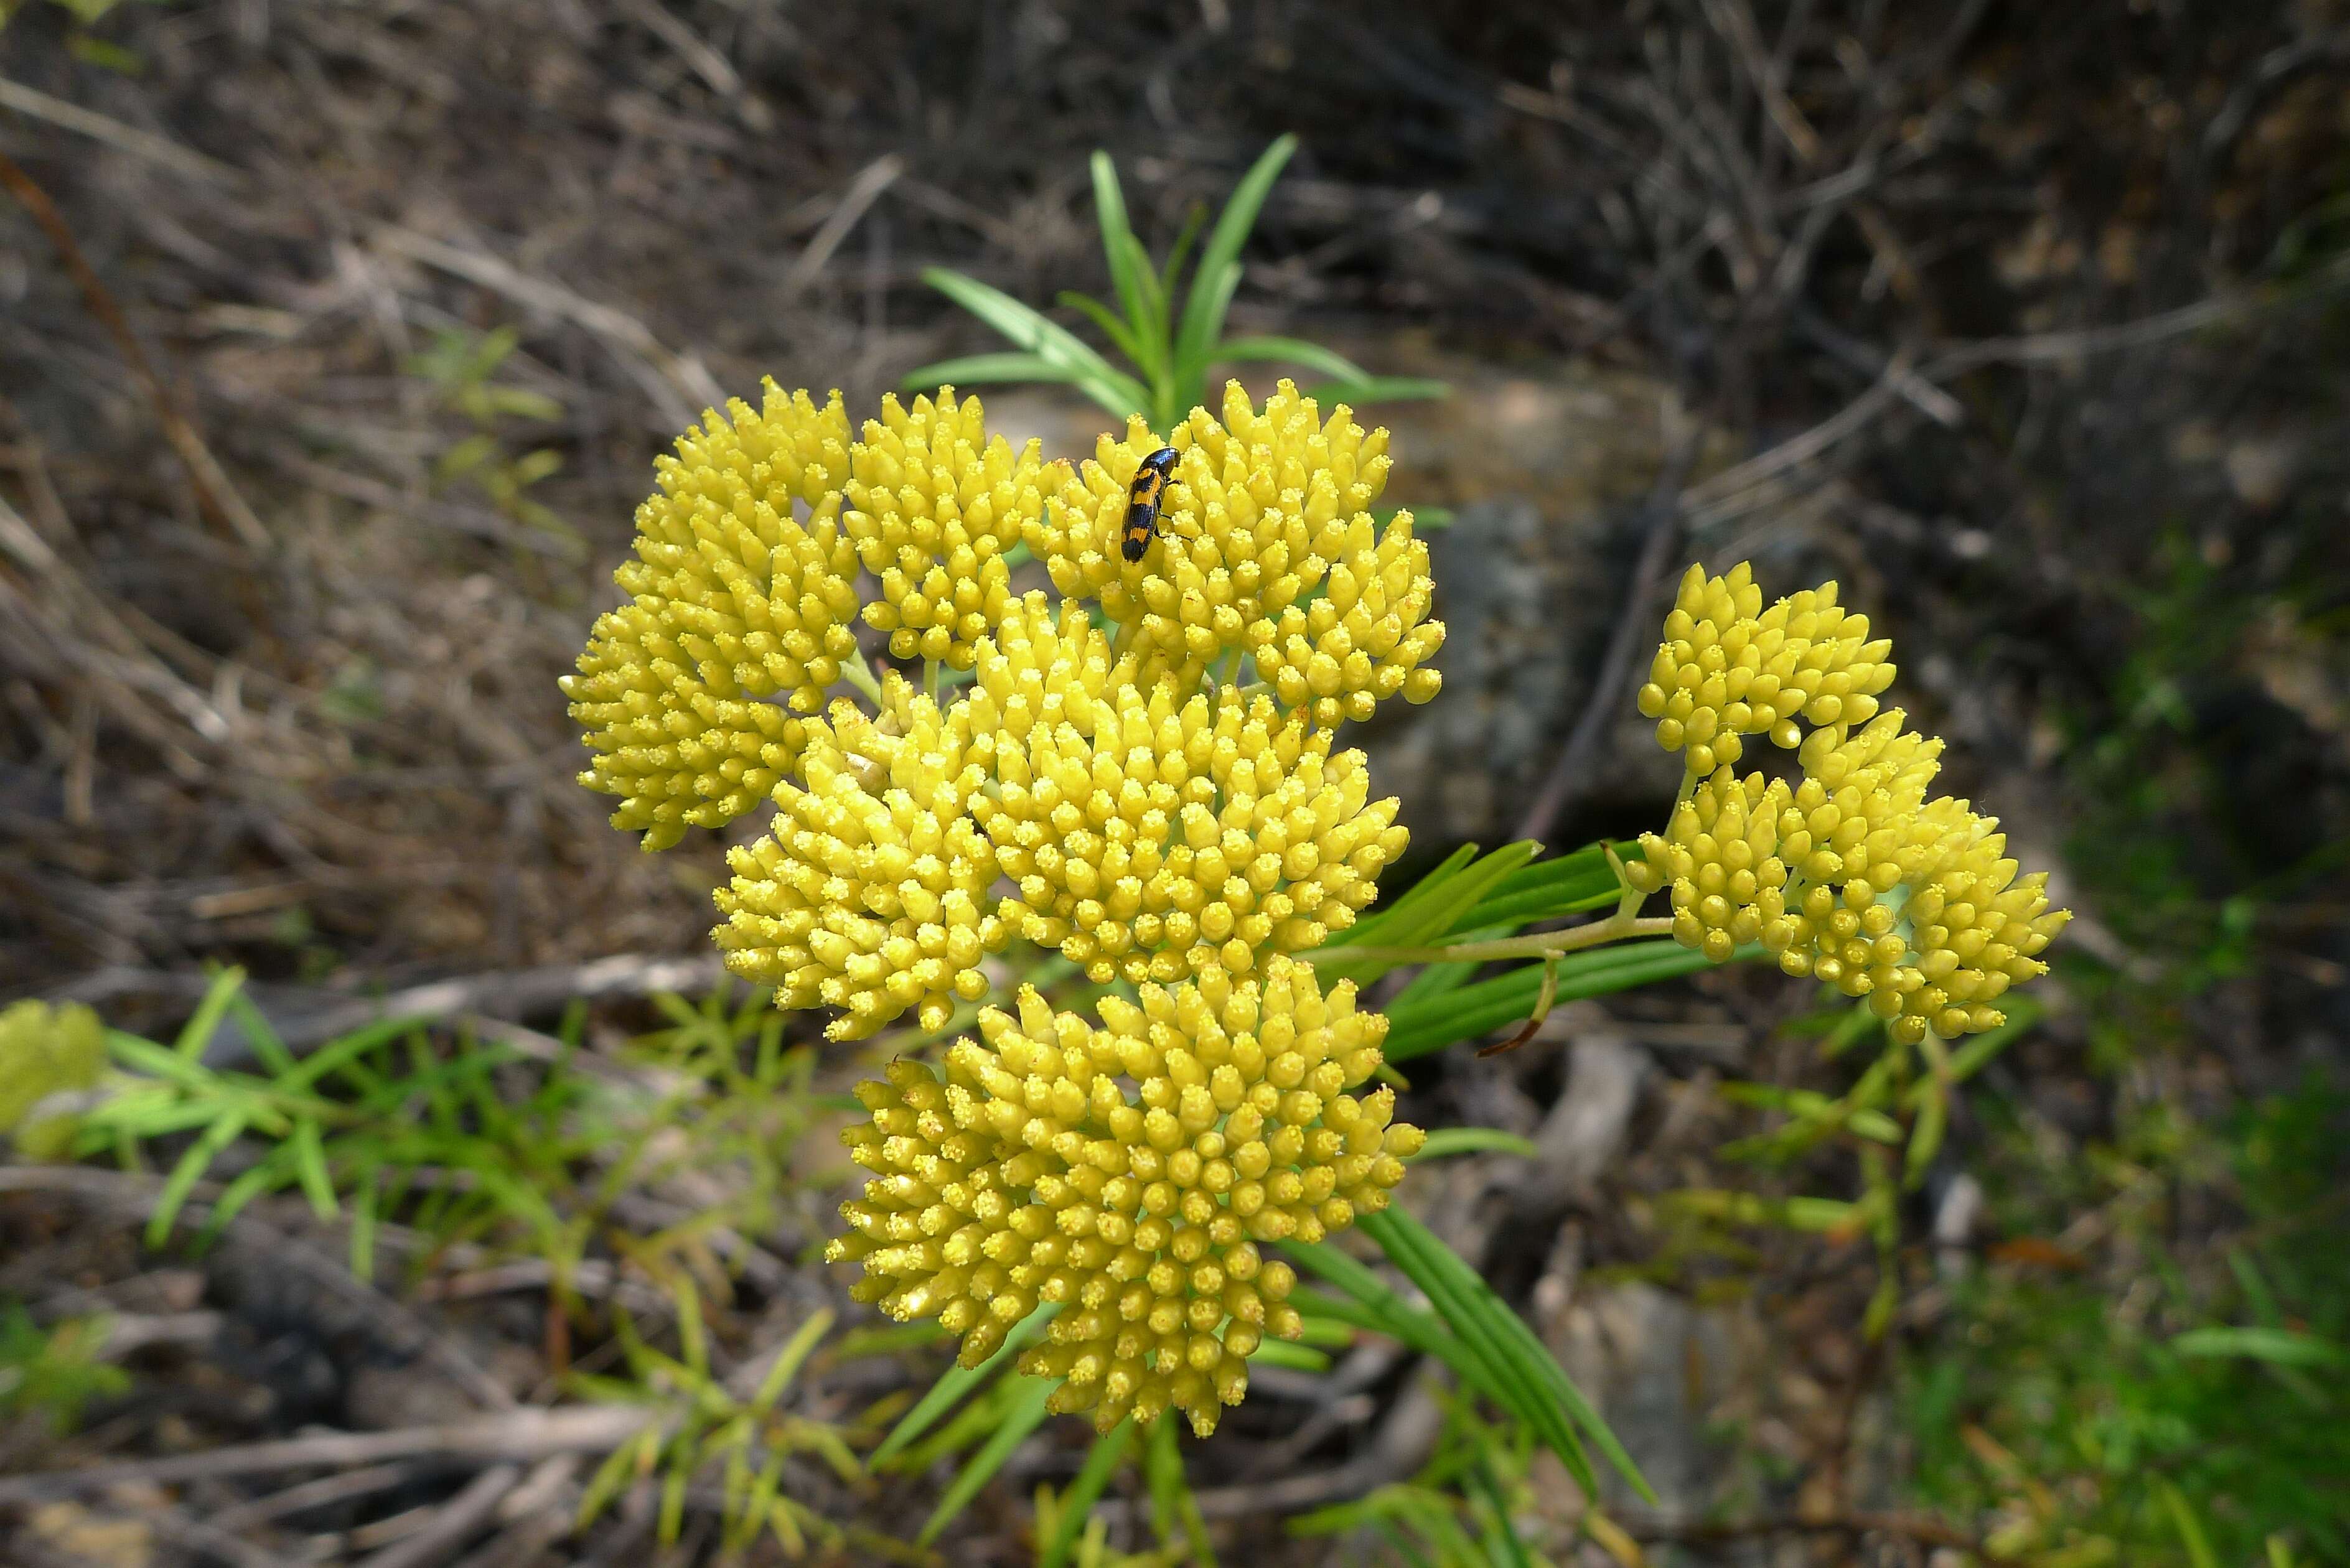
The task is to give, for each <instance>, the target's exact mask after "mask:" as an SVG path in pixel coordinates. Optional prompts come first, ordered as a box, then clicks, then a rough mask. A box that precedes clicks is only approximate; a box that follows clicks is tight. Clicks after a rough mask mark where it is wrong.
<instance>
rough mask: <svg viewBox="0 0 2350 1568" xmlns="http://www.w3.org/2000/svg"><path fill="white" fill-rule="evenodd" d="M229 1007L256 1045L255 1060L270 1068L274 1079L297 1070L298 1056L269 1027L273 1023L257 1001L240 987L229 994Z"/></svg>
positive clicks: (239, 1024) (254, 1045)
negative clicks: (270, 1022) (258, 1005)
mask: <svg viewBox="0 0 2350 1568" xmlns="http://www.w3.org/2000/svg"><path fill="white" fill-rule="evenodd" d="M228 1004H229V1009H230V1011H231V1012H234V1013H235V1014H236V1022H237V1026H238V1027H239V1028H241V1029H243V1030H244V1037H245V1039H246V1040H247V1041H248V1042H250V1043H251V1044H252V1046H253V1054H254V1057H255V1060H257V1061H259V1062H260V1063H261V1064H262V1065H263V1066H265V1067H267V1068H268V1069H269V1071H270V1074H271V1075H272V1076H275V1077H284V1076H285V1075H288V1074H291V1073H294V1072H296V1070H297V1069H296V1065H295V1062H294V1053H293V1052H291V1051H288V1050H287V1049H286V1042H285V1041H283V1040H281V1039H279V1038H278V1037H277V1031H276V1030H275V1029H273V1028H271V1027H270V1026H269V1020H268V1019H266V1018H265V1017H263V1016H262V1013H261V1009H259V1008H258V1007H255V1005H254V1004H253V998H251V997H250V996H247V995H246V994H245V993H244V990H243V989H242V988H240V989H238V990H236V991H233V992H230V993H229V999H228Z"/></svg>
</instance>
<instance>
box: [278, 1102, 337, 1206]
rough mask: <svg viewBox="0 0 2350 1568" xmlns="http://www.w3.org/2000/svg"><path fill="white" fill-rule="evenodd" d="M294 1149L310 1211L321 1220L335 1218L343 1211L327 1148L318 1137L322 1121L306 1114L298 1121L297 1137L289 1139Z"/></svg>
mask: <svg viewBox="0 0 2350 1568" xmlns="http://www.w3.org/2000/svg"><path fill="white" fill-rule="evenodd" d="M287 1141H288V1142H289V1143H290V1145H291V1146H292V1147H293V1150H294V1172H295V1175H296V1177H297V1178H298V1179H300V1181H301V1183H302V1195H303V1196H304V1197H305V1198H307V1199H309V1200H310V1211H311V1212H312V1213H313V1214H316V1215H317V1217H318V1218H319V1219H321V1220H332V1219H334V1218H335V1217H336V1216H337V1215H338V1214H340V1213H341V1212H342V1211H343V1207H342V1205H341V1204H340V1203H338V1202H337V1201H336V1200H335V1182H334V1179H333V1177H331V1176H329V1175H328V1171H327V1148H326V1145H325V1144H324V1142H322V1141H321V1140H320V1138H319V1136H318V1124H317V1122H315V1121H313V1120H311V1119H310V1118H309V1117H307V1116H305V1117H304V1118H302V1119H301V1120H300V1121H297V1122H296V1123H295V1124H294V1136H293V1137H292V1138H290V1139H288V1140H287Z"/></svg>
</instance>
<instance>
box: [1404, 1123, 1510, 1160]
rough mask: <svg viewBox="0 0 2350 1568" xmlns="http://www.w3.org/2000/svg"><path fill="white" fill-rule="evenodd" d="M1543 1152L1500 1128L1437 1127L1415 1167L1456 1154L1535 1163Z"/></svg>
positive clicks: (1416, 1157) (1414, 1157) (1424, 1146)
mask: <svg viewBox="0 0 2350 1568" xmlns="http://www.w3.org/2000/svg"><path fill="white" fill-rule="evenodd" d="M1541 1152H1542V1151H1541V1150H1540V1149H1538V1148H1536V1147H1534V1139H1532V1138H1530V1137H1519V1136H1518V1135H1517V1134H1516V1133H1513V1132H1503V1130H1502V1129H1501V1128H1499V1127H1438V1128H1437V1129H1436V1130H1435V1131H1434V1132H1431V1133H1430V1134H1429V1135H1428V1141H1427V1142H1426V1143H1423V1144H1421V1145H1420V1146H1419V1153H1418V1154H1415V1155H1413V1156H1412V1157H1411V1158H1412V1160H1413V1161H1414V1162H1415V1163H1416V1162H1418V1161H1419V1160H1423V1159H1443V1158H1447V1157H1449V1156H1451V1155H1456V1154H1481V1153H1493V1154H1514V1155H1521V1156H1523V1157H1524V1158H1527V1159H1532V1158H1534V1156H1535V1155H1537V1154H1539V1153H1541Z"/></svg>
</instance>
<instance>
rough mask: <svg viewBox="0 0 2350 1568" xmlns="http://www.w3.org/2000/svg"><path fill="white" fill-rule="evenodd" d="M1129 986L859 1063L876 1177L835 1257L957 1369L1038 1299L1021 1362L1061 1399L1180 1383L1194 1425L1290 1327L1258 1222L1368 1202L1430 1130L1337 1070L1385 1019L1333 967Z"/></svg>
mask: <svg viewBox="0 0 2350 1568" xmlns="http://www.w3.org/2000/svg"><path fill="white" fill-rule="evenodd" d="M1139 997H1140V1001H1139V1005H1137V1004H1135V1003H1131V1002H1122V1001H1120V1000H1118V998H1116V997H1107V998H1105V999H1103V1001H1102V1003H1101V1007H1100V1012H1101V1018H1102V1022H1101V1024H1100V1025H1099V1026H1098V1027H1097V1026H1095V1025H1093V1024H1090V1023H1087V1022H1086V1021H1085V1020H1084V1019H1082V1018H1079V1017H1076V1016H1075V1015H1073V1014H1070V1013H1066V1012H1054V1011H1053V1009H1052V1007H1051V1006H1050V1005H1049V1004H1048V1003H1047V1002H1045V1000H1044V999H1043V998H1042V997H1041V996H1039V995H1038V994H1037V993H1036V992H1035V991H1034V990H1033V989H1024V990H1023V991H1022V992H1021V995H1020V1001H1019V1012H1018V1015H1017V1017H1014V1016H1013V1015H1011V1014H1008V1013H1004V1012H998V1011H995V1010H993V1009H990V1010H988V1011H987V1012H983V1013H982V1014H981V1015H980V1039H979V1040H978V1041H972V1040H964V1041H962V1042H961V1043H959V1044H956V1045H955V1046H954V1047H953V1048H952V1049H951V1050H950V1051H949V1052H948V1053H947V1056H946V1063H945V1081H944V1082H943V1083H941V1081H940V1080H939V1078H938V1077H937V1076H936V1075H933V1074H932V1072H931V1069H929V1068H927V1067H925V1066H922V1065H921V1064H918V1063H914V1062H909V1061H904V1060H900V1061H899V1062H896V1063H894V1064H891V1066H890V1069H889V1079H888V1081H887V1082H886V1083H884V1082H868V1083H867V1084H866V1085H862V1086H861V1088H860V1089H859V1097H860V1098H861V1099H862V1100H863V1101H864V1103H865V1105H866V1106H867V1108H868V1109H869V1110H870V1111H871V1112H872V1113H873V1115H872V1119H871V1120H870V1121H869V1122H868V1123H864V1124H861V1125H859V1126H857V1127H851V1128H850V1129H849V1130H848V1142H849V1146H850V1148H851V1150H852V1152H853V1155H854V1158H856V1159H857V1161H858V1164H860V1165H863V1166H864V1167H865V1168H867V1169H868V1170H870V1171H872V1172H873V1179H871V1180H870V1181H868V1182H867V1183H866V1186H865V1192H864V1196H863V1198H862V1199H861V1200H858V1201H852V1202H850V1203H848V1204H846V1205H844V1206H843V1208H842V1213H843V1215H844V1216H845V1217H846V1218H847V1220H848V1222H849V1225H850V1231H849V1233H848V1234H847V1236H845V1237H843V1238H841V1239H840V1240H839V1241H835V1242H834V1243H833V1244H832V1247H831V1251H830V1252H829V1254H828V1255H829V1256H831V1257H832V1258H834V1259H836V1260H847V1259H854V1260H857V1261H859V1262H862V1263H863V1264H864V1268H865V1276H864V1279H863V1280H862V1281H861V1282H859V1283H858V1286H857V1287H856V1292H855V1293H856V1294H857V1295H858V1298H859V1299H860V1300H866V1301H873V1302H878V1303H880V1305H881V1307H882V1309H883V1310H884V1311H886V1312H888V1313H889V1314H891V1315H892V1316H894V1317H898V1318H899V1319H912V1318H917V1317H926V1316H931V1315H936V1316H937V1317H938V1318H939V1319H940V1321H941V1322H942V1323H944V1324H946V1326H947V1327H948V1328H950V1329H951V1330H953V1331H954V1332H956V1333H957V1334H961V1335H962V1362H963V1365H965V1366H975V1365H976V1364H977V1363H978V1362H979V1361H981V1360H983V1359H984V1358H985V1357H986V1356H987V1355H991V1354H993V1351H994V1350H995V1349H996V1348H997V1347H998V1346H999V1345H1002V1344H1003V1340H1004V1337H1005V1335H1006V1334H1008V1333H1009V1332H1010V1331H1011V1329H1012V1328H1013V1326H1014V1325H1015V1324H1018V1323H1020V1322H1021V1321H1022V1320H1023V1319H1024V1318H1026V1317H1027V1316H1028V1315H1029V1314H1031V1313H1034V1312H1035V1311H1036V1309H1037V1308H1038V1307H1039V1306H1041V1305H1045V1304H1050V1305H1053V1306H1055V1308H1057V1309H1058V1310H1057V1312H1056V1313H1055V1316H1054V1317H1053V1320H1052V1324H1051V1326H1050V1328H1049V1330H1048V1331H1047V1334H1046V1338H1045V1343H1044V1344H1042V1345H1037V1346H1035V1348H1033V1349H1031V1350H1029V1351H1028V1352H1026V1354H1025V1355H1024V1356H1023V1357H1022V1359H1021V1362H1020V1368H1021V1370H1022V1371H1024V1372H1026V1373H1028V1374H1030V1375H1031V1376H1040V1377H1051V1378H1056V1379H1059V1380H1061V1386H1060V1388H1058V1389H1057V1390H1056V1391H1055V1394H1054V1397H1053V1407H1054V1408H1055V1409H1058V1410H1064V1411H1077V1410H1091V1411H1093V1412H1094V1418H1095V1421H1096V1424H1097V1426H1099V1427H1100V1428H1101V1429H1102V1430H1104V1431H1107V1430H1108V1429H1109V1428H1111V1427H1113V1426H1115V1425H1116V1424H1117V1423H1118V1420H1119V1419H1120V1418H1121V1417H1125V1416H1127V1415H1128V1414H1129V1413H1130V1414H1132V1415H1133V1416H1134V1417H1136V1418H1137V1419H1139V1420H1142V1421H1146V1422H1147V1421H1149V1420H1151V1419H1153V1418H1155V1417H1157V1416H1158V1415H1159V1413H1160V1412H1162V1411H1164V1410H1165V1409H1167V1408H1169V1407H1170V1406H1171V1407H1176V1408H1179V1409H1181V1410H1182V1411H1183V1412H1184V1413H1185V1414H1186V1415H1187V1416H1188V1417H1190V1418H1191V1426H1192V1428H1193V1429H1194V1430H1195V1431H1197V1432H1199V1433H1201V1435H1202V1436H1204V1435H1205V1434H1206V1433H1208V1432H1209V1431H1211V1430H1212V1429H1213V1428H1214V1427H1215V1424H1216V1417H1217V1415H1218V1412H1219V1409H1220V1407H1222V1406H1223V1405H1233V1404H1238V1403H1239V1402H1240V1399H1241V1397H1242V1396H1243V1393H1245V1392H1246V1390H1247V1387H1248V1364H1247V1358H1248V1355H1249V1354H1250V1352H1252V1351H1253V1349H1254V1348H1255V1347H1256V1345H1258V1344H1259V1343H1260V1342H1261V1341H1262V1340H1263V1338H1264V1336H1266V1335H1268V1334H1271V1335H1274V1336H1276V1337H1281V1338H1292V1339H1294V1338H1295V1337H1296V1336H1297V1334H1298V1333H1299V1327H1300V1325H1299V1320H1298V1315H1297V1310H1296V1309H1295V1307H1293V1306H1291V1305H1289V1304H1288V1303H1287V1301H1286V1300H1285V1298H1286V1297H1287V1295H1288V1294H1289V1290H1290V1286H1291V1283H1292V1282H1293V1280H1294V1278H1295V1276H1294V1275H1293V1273H1292V1272H1291V1270H1290V1268H1289V1266H1288V1265H1287V1264H1286V1263H1284V1262H1280V1261H1278V1260H1269V1259H1267V1258H1265V1257H1264V1255H1263V1252H1262V1251H1261V1250H1260V1243H1264V1242H1271V1241H1282V1240H1284V1239H1287V1238H1291V1237H1295V1238H1298V1239H1300V1240H1304V1241H1316V1240H1319V1239H1320V1238H1321V1237H1322V1236H1324V1235H1326V1233H1328V1232H1329V1231H1335V1230H1338V1229H1341V1228H1343V1227H1345V1226H1347V1225H1349V1224H1351V1223H1353V1221H1354V1219H1355V1217H1356V1216H1357V1214H1362V1213H1374V1212H1377V1211H1378V1210H1380V1209H1382V1208H1384V1207H1385V1206H1386V1204H1387V1202H1388V1190H1389V1189H1392V1188H1393V1187H1394V1186H1395V1185H1396V1183H1397V1182H1399V1181H1400V1180H1401V1179H1402V1178H1403V1170H1404V1167H1403V1160H1404V1159H1405V1158H1407V1157H1409V1156H1410V1155H1411V1154H1413V1153H1416V1152H1417V1151H1418V1150H1419V1147H1420V1144H1421V1141H1422V1135H1421V1134H1420V1132H1419V1129H1418V1128H1416V1127H1409V1126H1406V1125H1402V1124H1398V1123H1396V1122H1394V1121H1393V1119H1392V1118H1393V1114H1394V1094H1393V1092H1392V1091H1391V1090H1388V1089H1380V1090H1379V1091H1378V1092H1377V1093H1375V1094H1372V1095H1368V1096H1359V1097H1358V1096H1355V1095H1353V1094H1351V1093H1349V1092H1348V1091H1349V1090H1350V1089H1352V1088H1353V1087H1354V1086H1355V1085H1357V1084H1360V1083H1361V1082H1362V1081H1363V1080H1364V1079H1366V1078H1367V1077H1368V1076H1369V1075H1371V1073H1372V1072H1373V1071H1374V1070H1376V1069H1377V1067H1378V1064H1379V1049H1378V1045H1379V1041H1380V1039H1381V1038H1382V1037H1383V1036H1384V1035H1385V1034H1386V1033H1387V1020H1386V1019H1385V1018H1384V1017H1382V1016H1381V1015H1379V1014H1378V1013H1375V1012H1357V1010H1356V1008H1355V1005H1354V1001H1355V999H1354V987H1353V986H1352V985H1351V984H1349V983H1341V984H1339V985H1337V986H1336V987H1334V988H1332V990H1331V991H1330V992H1329V993H1328V994H1327V995H1325V994H1323V992H1321V991H1320V989H1319V988H1318V986H1317V985H1316V983H1315V978H1314V971H1313V970H1312V969H1311V968H1310V967H1308V966H1307V965H1305V964H1303V963H1299V962H1296V961H1292V960H1289V959H1285V958H1280V957H1276V958H1274V959H1272V960H1270V961H1267V962H1266V963H1265V965H1264V966H1263V977H1262V981H1260V980H1259V979H1258V978H1256V977H1253V976H1252V977H1248V978H1243V979H1240V980H1234V979H1232V977H1230V976H1228V975H1227V974H1225V973H1224V972H1223V971H1222V970H1219V969H1213V968H1211V969H1208V970H1205V971H1202V972H1201V974H1200V975H1199V976H1198V977H1197V978H1196V979H1195V980H1193V981H1188V982H1186V983H1184V984H1182V985H1180V986H1177V987H1173V988H1171V989H1170V988H1168V987H1163V986H1159V985H1156V984H1146V985H1144V986H1142V987H1141V988H1140V992H1139ZM1128 1083H1131V1084H1132V1085H1135V1087H1134V1088H1132V1089H1130V1090H1129V1089H1128V1087H1127V1086H1126V1085H1128Z"/></svg>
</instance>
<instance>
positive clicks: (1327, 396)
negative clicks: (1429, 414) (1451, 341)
mask: <svg viewBox="0 0 2350 1568" xmlns="http://www.w3.org/2000/svg"><path fill="white" fill-rule="evenodd" d="M1303 395H1304V396H1305V397H1309V398H1312V399H1313V400H1315V402H1317V403H1332V402H1340V403H1347V404H1350V405H1352V406H1353V407H1355V408H1358V409H1360V408H1368V407H1369V406H1370V405H1371V404H1373V403H1424V402H1434V401H1436V400H1440V399H1443V398H1449V397H1451V395H1452V385H1451V382H1449V381H1440V380H1437V379H1434V378H1433V377H1429V376H1366V377H1364V378H1363V379H1360V380H1353V381H1317V382H1315V384H1314V385H1313V386H1311V387H1307V388H1305V389H1304V393H1303Z"/></svg>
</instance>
